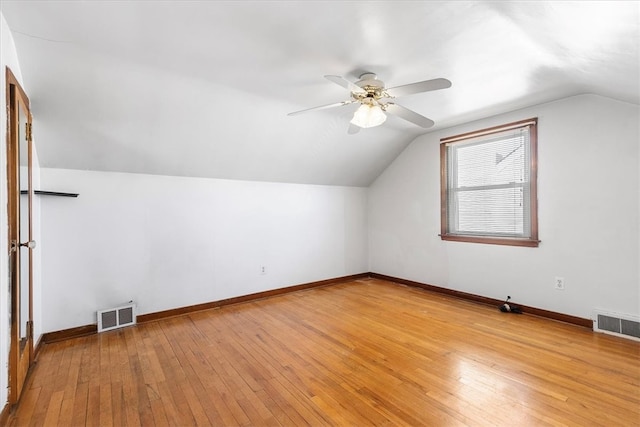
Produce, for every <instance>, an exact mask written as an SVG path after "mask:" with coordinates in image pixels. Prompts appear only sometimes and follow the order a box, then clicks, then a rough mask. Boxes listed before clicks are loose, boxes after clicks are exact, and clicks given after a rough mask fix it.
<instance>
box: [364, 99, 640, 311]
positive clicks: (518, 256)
mask: <svg viewBox="0 0 640 427" xmlns="http://www.w3.org/2000/svg"><path fill="white" fill-rule="evenodd" d="M531 117H538V118H539V125H538V134H539V137H538V141H539V144H538V160H539V169H538V200H539V228H540V239H541V241H542V242H541V243H540V247H538V248H520V247H510V246H496V245H484V244H474V243H461V242H443V241H442V240H440V238H439V237H438V233H439V232H440V176H439V173H440V164H439V159H440V157H439V142H440V141H439V140H440V138H442V137H446V136H452V135H456V134H460V133H464V132H467V131H472V130H478V129H482V128H487V127H491V126H495V125H499V124H504V123H508V122H511V121H515V120H520V119H527V118H531ZM639 124H640V112H639V107H638V106H637V105H632V104H627V103H622V102H618V101H614V100H611V99H608V98H602V97H598V96H593V95H582V96H576V97H572V98H568V99H564V100H560V101H556V102H552V103H548V104H543V105H539V106H536V107H531V108H527V109H524V110H520V111H516V112H512V113H509V114H504V115H500V116H496V117H492V118H488V119H485V120H480V121H477V122H473V123H469V124H466V125H463V126H458V127H454V128H450V129H445V130H442V131H438V132H434V133H431V134H427V135H423V136H421V137H419V138H417V139H416V140H415V141H414V142H413V143H412V144H411V145H410V146H409V147H407V149H406V150H405V151H404V152H403V153H402V154H401V155H400V156H399V157H398V158H397V159H396V160H395V161H394V162H393V163H392V164H391V165H390V166H389V168H388V169H387V170H386V171H385V172H384V173H383V174H382V175H381V176H380V177H379V178H378V179H377V180H376V181H375V182H374V183H373V184H372V186H371V187H370V193H369V245H370V246H369V253H370V269H371V271H373V272H377V273H380V274H386V275H390V276H395V277H400V278H404V279H409V280H413V281H417V282H422V283H428V284H432V285H436V286H441V287H445V288H449V289H454V290H459V291H463V292H468V293H472V294H477V295H482V296H486V297H491V298H496V299H503V298H505V297H506V295H511V296H512V298H513V300H514V302H518V303H520V304H524V305H528V306H532V307H538V308H543V309H547V310H551V311H556V312H560V313H565V314H570V315H575V316H580V317H584V318H591V317H592V311H593V309H594V308H602V309H606V310H610V311H614V312H620V313H628V314H635V315H639V314H640V293H639V289H640V281H639V271H638V265H639V264H638V259H639V258H638V257H639V255H640V254H639V231H640V216H639V213H638V211H639V192H640V191H639V188H640V187H639V182H638V169H639V165H638V151H639V145H640V135H639V129H640V125H639ZM555 276H561V277H564V278H565V286H566V289H565V290H564V291H556V290H555V289H554V277H555Z"/></svg>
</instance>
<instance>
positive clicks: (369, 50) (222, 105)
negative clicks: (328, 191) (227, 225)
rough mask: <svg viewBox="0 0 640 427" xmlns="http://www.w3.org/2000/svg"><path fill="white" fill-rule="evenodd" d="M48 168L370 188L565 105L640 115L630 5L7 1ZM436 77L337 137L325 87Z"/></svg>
mask: <svg viewBox="0 0 640 427" xmlns="http://www.w3.org/2000/svg"><path fill="white" fill-rule="evenodd" d="M0 4H1V11H2V14H3V15H4V17H5V19H6V21H7V23H8V25H9V27H10V28H11V31H12V34H13V37H14V40H15V44H16V48H17V51H18V56H19V60H20V63H21V68H22V74H23V79H24V84H25V88H26V90H27V92H28V94H29V96H30V99H31V102H32V111H33V114H34V134H35V137H36V144H37V148H38V153H39V157H40V163H41V165H42V166H43V167H52V168H70V169H88V170H99V171H121V172H134V173H148V174H162V175H176V176H196V177H213V178H228V179H242V180H263V181H278V182H297V183H310V184H330V185H352V186H367V185H369V184H370V183H371V182H372V181H373V180H374V179H375V178H376V177H377V176H378V175H379V174H380V173H381V172H382V171H383V170H384V168H385V167H386V166H387V165H388V164H389V163H390V162H392V161H393V159H394V158H395V157H396V156H397V155H398V154H399V153H400V152H401V151H402V150H403V149H404V148H405V147H406V146H407V145H408V144H409V142H410V141H411V140H413V139H414V138H415V137H416V136H418V135H420V134H423V133H425V132H428V131H432V130H434V129H438V128H443V127H449V126H452V125H455V124H459V123H462V122H468V121H471V120H475V119H479V118H483V117H487V116H491V115H494V114H498V113H501V112H505V111H510V110H514V109H517V108H521V107H525V106H529V105H533V104H538V103H541V102H546V101H551V100H554V99H559V98H562V97H566V96H571V95H576V94H582V93H595V94H599V95H603V96H607V97H611V98H615V99H618V100H622V101H626V102H632V103H636V104H638V103H640V87H639V85H640V69H639V64H640V59H639V47H638V46H639V43H640V42H639V40H640V32H639V27H640V25H639V3H638V2H620V3H616V2H577V1H576V2H555V1H554V2H542V1H539V2H502V1H500V2H426V1H425V2H418V1H411V2H402V1H376V2H365V1H358V2H348V1H342V2H337V1H324V2H318V1H300V2H293V1H233V2H232V1H224V2H223V1H221V2H214V1H210V2H206V1H193V2H191V1H82V2H81V1H6V0H3V1H2V2H1V3H0ZM365 71H369V72H374V73H377V74H378V77H379V78H380V79H381V80H383V81H385V82H386V83H387V86H388V87H391V86H398V85H403V84H408V83H413V82H416V81H421V80H427V79H433V78H438V77H444V78H447V79H449V80H451V81H452V82H453V86H452V87H451V88H449V89H445V90H441V91H437V92H429V93H423V94H415V95H410V96H406V97H403V98H400V99H398V100H397V102H398V103H399V104H401V105H403V106H405V107H407V108H411V109H413V110H414V111H416V112H418V113H420V114H422V115H425V116H427V117H429V118H431V119H432V120H434V121H435V122H436V126H435V127H434V128H431V129H429V130H425V129H422V128H419V127H417V126H415V125H413V124H411V123H408V122H405V121H403V120H401V119H399V118H397V117H390V118H389V119H388V120H387V122H386V123H384V124H383V125H382V126H380V127H376V128H371V129H364V130H362V131H361V132H359V133H358V134H356V135H348V134H347V128H348V124H349V120H350V117H351V115H352V114H353V110H354V108H353V106H345V107H338V108H334V109H328V110H322V111H315V112H310V113H306V114H303V115H299V116H287V113H289V112H292V111H297V110H301V109H305V108H309V107H314V106H318V105H323V104H330V103H333V102H339V101H343V100H347V99H348V97H349V95H348V92H347V90H346V89H343V88H341V87H340V86H338V85H335V84H333V83H331V82H329V81H327V80H325V79H324V78H323V76H324V75H326V74H334V75H341V76H344V77H345V78H347V79H349V80H351V81H356V80H357V79H358V77H359V75H360V74H361V73H363V72H365Z"/></svg>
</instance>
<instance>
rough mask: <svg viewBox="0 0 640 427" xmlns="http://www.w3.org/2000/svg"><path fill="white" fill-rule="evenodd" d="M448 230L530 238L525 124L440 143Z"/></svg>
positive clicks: (528, 153)
mask: <svg viewBox="0 0 640 427" xmlns="http://www.w3.org/2000/svg"><path fill="white" fill-rule="evenodd" d="M445 156H446V162H447V165H446V166H447V167H446V216H447V218H446V220H447V230H446V233H447V234H449V235H465V236H486V237H506V238H523V239H528V238H531V194H530V192H531V143H530V126H529V125H524V126H522V127H517V128H512V129H508V130H504V131H498V132H492V133H490V134H487V135H480V136H475V137H469V138H464V139H462V140H458V141H454V142H448V143H446V152H445Z"/></svg>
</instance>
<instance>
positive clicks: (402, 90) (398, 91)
mask: <svg viewBox="0 0 640 427" xmlns="http://www.w3.org/2000/svg"><path fill="white" fill-rule="evenodd" d="M448 87H451V82H450V81H449V80H447V79H433V80H425V81H423V82H417V83H411V84H408V85H403V86H396V87H391V88H389V89H387V90H386V92H387V94H388V95H389V96H390V97H391V98H396V97H398V96H404V95H411V94H414V93H420V92H429V91H431V90H439V89H446V88H448Z"/></svg>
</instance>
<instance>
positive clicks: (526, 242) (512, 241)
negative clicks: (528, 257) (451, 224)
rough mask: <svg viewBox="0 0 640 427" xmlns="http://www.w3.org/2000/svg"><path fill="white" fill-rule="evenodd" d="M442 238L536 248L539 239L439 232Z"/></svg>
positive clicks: (453, 240) (452, 240)
mask: <svg viewBox="0 0 640 427" xmlns="http://www.w3.org/2000/svg"><path fill="white" fill-rule="evenodd" d="M439 236H440V238H441V239H442V240H447V241H449V242H467V243H484V244H487V245H506V246H524V247H529V248H537V247H538V245H539V244H540V240H537V239H536V240H532V239H518V238H508V237H482V236H461V235H454V234H440V235H439Z"/></svg>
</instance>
